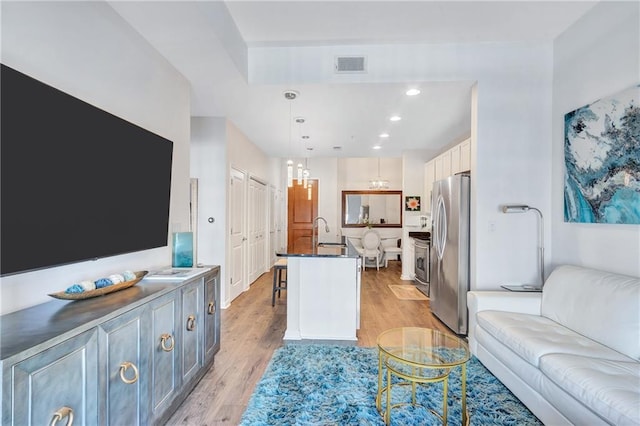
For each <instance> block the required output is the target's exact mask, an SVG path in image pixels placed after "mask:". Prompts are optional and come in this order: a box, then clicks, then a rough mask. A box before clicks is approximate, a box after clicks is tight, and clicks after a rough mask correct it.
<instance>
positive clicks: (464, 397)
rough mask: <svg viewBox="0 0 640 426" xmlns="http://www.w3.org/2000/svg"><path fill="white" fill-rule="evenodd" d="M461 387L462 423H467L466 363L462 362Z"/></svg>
mask: <svg viewBox="0 0 640 426" xmlns="http://www.w3.org/2000/svg"><path fill="white" fill-rule="evenodd" d="M460 381H461V387H462V424H463V426H464V425H468V424H469V413H468V412H467V363H466V362H465V363H464V364H462V374H461V376H460Z"/></svg>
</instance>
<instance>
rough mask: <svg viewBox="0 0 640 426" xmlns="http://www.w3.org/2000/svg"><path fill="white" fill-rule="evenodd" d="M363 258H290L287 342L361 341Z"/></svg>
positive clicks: (288, 262) (288, 263) (288, 261)
mask: <svg viewBox="0 0 640 426" xmlns="http://www.w3.org/2000/svg"><path fill="white" fill-rule="evenodd" d="M359 262H360V259H359V258H357V257H315V256H300V257H298V256H289V257H288V260H287V330H286V332H285V334H284V340H289V341H291V340H347V341H348V340H351V341H356V340H358V338H357V336H356V330H357V329H359V328H360V272H359V267H360V265H359Z"/></svg>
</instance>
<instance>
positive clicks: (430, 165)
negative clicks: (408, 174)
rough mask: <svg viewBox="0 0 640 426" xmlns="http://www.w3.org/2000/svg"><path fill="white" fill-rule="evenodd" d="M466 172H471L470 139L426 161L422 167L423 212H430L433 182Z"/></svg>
mask: <svg viewBox="0 0 640 426" xmlns="http://www.w3.org/2000/svg"><path fill="white" fill-rule="evenodd" d="M468 171H471V139H470V138H469V139H466V140H464V141H462V142H461V143H459V144H458V145H456V146H454V147H453V148H451V149H448V150H447V151H445V152H443V153H442V154H440V155H438V156H437V157H436V158H434V159H432V160H430V161H428V162H427V163H426V164H425V166H424V202H423V206H424V211H425V212H431V188H432V187H433V182H435V181H437V180H440V179H444V178H446V177H449V176H452V175H455V174H456V173H461V172H468Z"/></svg>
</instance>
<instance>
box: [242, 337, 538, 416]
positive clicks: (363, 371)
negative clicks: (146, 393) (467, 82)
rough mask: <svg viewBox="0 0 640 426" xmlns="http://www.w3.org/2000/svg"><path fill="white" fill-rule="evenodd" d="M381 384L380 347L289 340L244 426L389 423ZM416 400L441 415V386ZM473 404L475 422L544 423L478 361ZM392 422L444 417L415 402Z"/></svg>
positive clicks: (453, 390) (456, 405) (451, 411)
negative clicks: (378, 402) (379, 402)
mask: <svg viewBox="0 0 640 426" xmlns="http://www.w3.org/2000/svg"><path fill="white" fill-rule="evenodd" d="M460 371H461V370H460V368H459V367H457V368H454V369H453V370H452V371H451V375H450V377H449V392H448V401H447V402H448V404H447V406H448V409H447V410H448V416H447V417H448V422H449V424H452V425H459V424H461V411H462V409H461V404H460ZM377 389H378V351H377V349H375V348H362V347H356V346H332V345H304V344H288V345H285V346H283V347H281V348H279V349H277V350H276V351H275V353H274V355H273V358H272V359H271V362H270V363H269V366H268V367H267V370H266V371H265V373H264V376H263V377H262V379H261V380H260V382H259V383H258V385H257V386H256V389H255V391H254V393H253V395H252V396H251V400H250V401H249V405H248V406H247V409H246V411H245V412H244V414H243V416H242V421H241V425H245V426H248V425H383V424H384V422H383V421H382V417H381V416H380V414H378V411H377V410H376V406H375V399H376V393H377ZM396 389H398V392H396ZM403 389H407V391H410V387H400V388H394V389H393V392H392V395H393V397H394V400H396V399H397V398H404V397H406V396H407V395H402V393H403ZM407 394H408V395H409V393H408V392H407ZM417 399H418V401H420V402H423V403H424V404H425V405H429V408H433V409H435V410H436V411H437V412H440V411H441V409H442V383H435V384H430V385H422V386H418V393H417ZM467 409H468V411H469V415H470V418H471V424H472V425H513V426H515V425H518V426H521V425H541V424H542V423H541V422H540V421H539V420H538V419H537V418H536V417H535V416H534V415H533V414H531V412H530V411H529V410H528V409H527V408H526V407H525V406H524V405H522V403H521V402H520V401H519V400H518V399H517V398H516V397H515V396H514V395H513V394H512V393H511V392H510V391H509V390H508V389H507V388H506V387H505V386H504V385H503V384H502V383H500V381H498V379H496V378H495V377H494V376H493V375H492V374H491V373H490V372H489V371H488V370H487V369H486V368H485V367H484V366H483V365H482V364H481V363H480V362H479V361H478V360H477V359H476V358H472V359H471V360H469V362H468V364H467ZM391 424H392V425H398V426H401V425H432V424H433V425H439V424H441V422H440V420H439V419H437V418H436V417H435V416H434V415H433V414H431V413H429V412H428V410H427V409H425V408H424V407H421V406H416V407H412V406H411V405H408V406H405V407H400V408H395V409H393V410H392V416H391Z"/></svg>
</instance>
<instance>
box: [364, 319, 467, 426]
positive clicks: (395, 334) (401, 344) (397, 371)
mask: <svg viewBox="0 0 640 426" xmlns="http://www.w3.org/2000/svg"><path fill="white" fill-rule="evenodd" d="M377 343H378V394H377V396H376V408H377V409H378V412H379V413H380V414H381V415H382V418H383V419H384V422H385V424H387V425H388V424H389V423H390V421H391V410H392V409H393V408H397V407H399V406H402V405H408V404H412V405H414V406H416V405H421V406H423V407H424V408H426V409H427V410H429V411H430V412H431V413H432V414H434V415H435V416H436V417H438V418H439V419H440V420H441V421H442V424H443V425H446V424H447V391H448V381H449V373H450V372H451V369H452V368H453V367H456V366H458V365H459V366H460V367H461V369H462V372H461V385H462V386H461V388H462V389H461V391H462V395H461V402H462V424H463V425H466V424H469V413H467V364H466V363H467V361H468V360H469V358H470V357H471V353H470V352H469V347H468V346H467V344H466V343H465V342H464V341H463V340H462V339H460V338H459V337H456V336H454V335H451V334H445V333H442V332H440V331H438V330H432V329H429V328H417V327H402V328H393V329H391V330H387V331H385V332H383V333H382V334H380V335H379V336H378V342H377ZM383 371H386V381H385V380H384V374H385V373H384V372H383ZM393 376H395V377H397V378H399V379H400V381H397V382H395V383H392V377H393ZM437 382H442V383H443V385H442V413H438V412H437V411H435V410H434V409H432V408H430V407H427V406H424V405H423V404H418V403H417V401H416V385H418V384H425V383H437ZM397 386H411V401H410V402H394V403H392V395H391V394H392V391H393V388H394V387H397ZM383 399H384V400H385V401H384V409H383V401H382V400H383ZM407 399H408V397H407Z"/></svg>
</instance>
